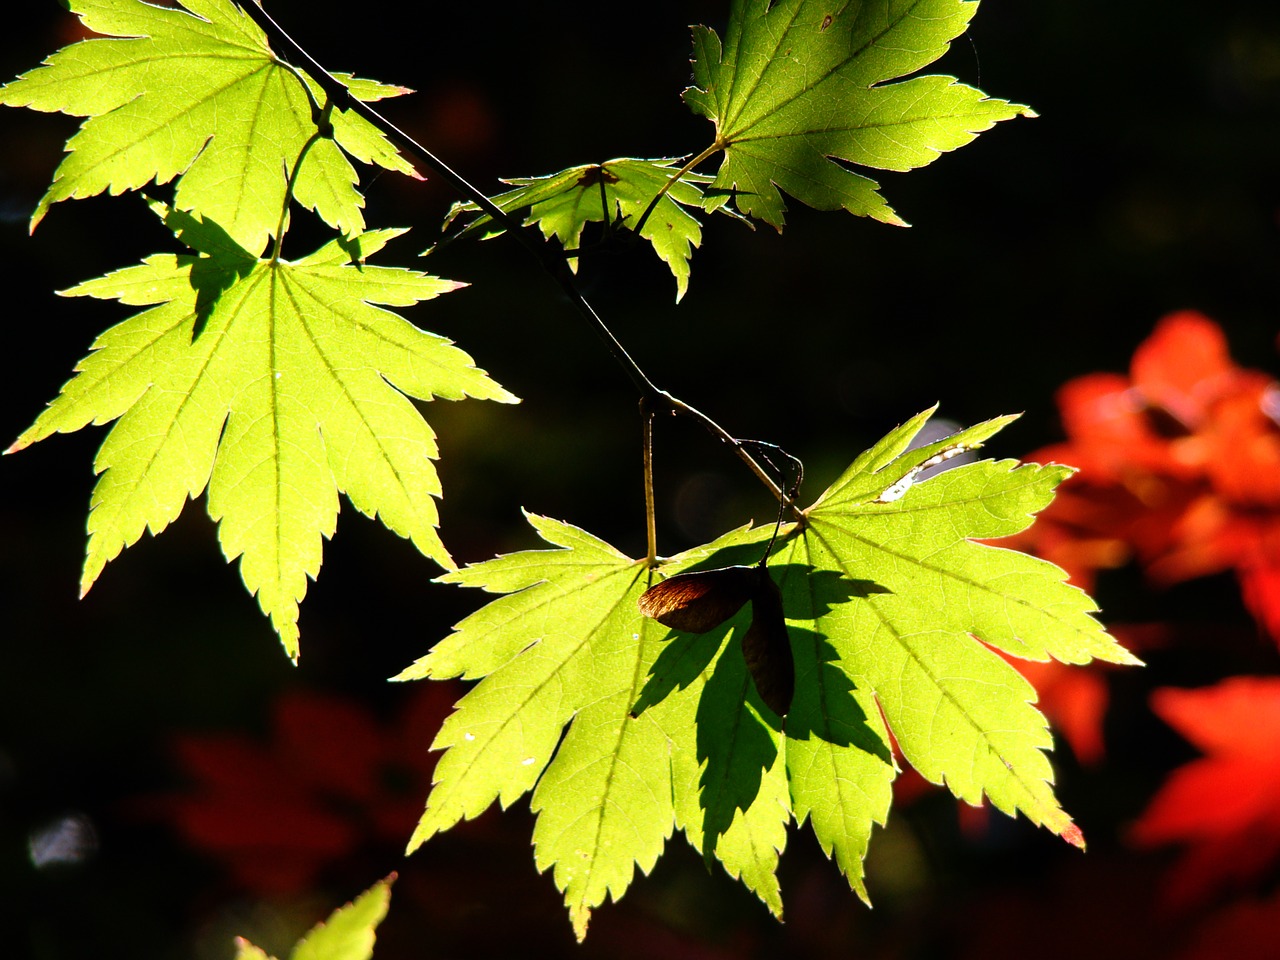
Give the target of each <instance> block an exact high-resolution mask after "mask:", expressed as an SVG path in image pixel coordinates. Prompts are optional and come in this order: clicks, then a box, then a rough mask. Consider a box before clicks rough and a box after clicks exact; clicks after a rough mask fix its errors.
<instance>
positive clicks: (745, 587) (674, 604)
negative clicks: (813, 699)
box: [637, 564, 796, 717]
mask: <svg viewBox="0 0 1280 960" xmlns="http://www.w3.org/2000/svg"><path fill="white" fill-rule="evenodd" d="M748 600H750V601H751V626H750V627H748V628H747V632H746V633H744V634H743V635H742V655H743V657H744V658H745V659H746V661H747V669H748V670H750V671H751V679H752V680H753V681H754V682H755V685H756V690H758V691H759V693H760V699H762V700H763V701H764V702H765V703H766V704H767V705H768V707H769V709H770V710H772V711H773V712H774V713H776V714H777V715H778V716H780V717H784V716H786V714H787V711H788V710H789V709H790V708H791V697H792V694H793V693H794V691H795V681H796V668H795V661H794V659H793V658H792V655H791V639H790V637H789V636H788V635H787V623H786V619H785V618H784V617H783V614H782V593H781V591H780V590H779V589H778V585H777V584H776V583H774V582H773V578H772V577H771V576H769V571H768V570H767V569H766V568H765V567H764V566H763V565H759V564H757V565H755V566H750V567H746V566H734V567H720V568H718V569H715V570H701V571H699V572H697V573H681V574H677V575H676V576H674V577H670V578H668V579H666V580H663V581H662V583H659V584H657V585H656V586H653V587H650V588H649V589H648V590H646V591H645V592H644V593H643V594H641V596H640V599H639V601H637V603H638V605H639V607H640V612H641V613H643V614H644V615H645V616H646V617H651V618H652V619H654V620H657V621H658V622H659V623H660V624H662V625H663V626H664V627H671V628H672V629H673V630H685V631H688V632H689V633H706V632H707V631H708V630H714V629H715V628H716V627H718V626H720V624H722V623H724V622H725V621H726V620H728V619H729V618H730V617H732V616H733V615H734V614H735V613H737V612H738V611H739V610H741V609H742V606H743V604H745V603H746V602H747V601H748Z"/></svg>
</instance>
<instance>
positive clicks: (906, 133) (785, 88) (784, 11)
mask: <svg viewBox="0 0 1280 960" xmlns="http://www.w3.org/2000/svg"><path fill="white" fill-rule="evenodd" d="M977 9H978V4H977V3H974V2H969V0H853V2H849V3H843V4H830V3H827V2H820V0H777V2H774V0H735V2H734V4H733V8H732V12H731V14H730V17H729V26H728V29H727V30H726V32H725V36H724V40H723V42H722V41H721V39H720V37H719V36H718V35H717V34H716V33H715V31H713V30H710V29H708V28H707V27H695V28H694V41H693V46H694V55H693V72H694V86H692V87H690V88H689V89H688V90H686V91H685V94H684V98H685V102H686V103H687V104H688V105H689V107H690V108H691V109H692V110H693V111H694V112H695V113H698V114H700V115H702V116H704V117H706V118H707V119H709V120H711V121H713V122H714V123H715V125H716V144H717V145H718V146H720V147H721V149H723V150H724V160H723V162H722V164H721V166H720V170H719V172H718V174H717V176H716V178H715V181H714V183H713V184H712V185H711V186H712V189H714V190H716V191H720V192H721V193H722V195H723V197H724V198H725V199H727V198H728V196H730V195H732V196H733V197H734V203H735V204H736V206H737V208H738V209H739V210H740V211H742V212H743V213H745V214H748V215H750V216H753V217H758V218H760V219H762V220H764V221H766V222H768V223H771V224H773V226H775V227H777V228H778V229H781V228H782V224H783V219H784V217H783V213H784V210H785V205H784V203H783V200H782V196H781V194H780V193H779V189H781V190H784V191H786V192H787V193H788V194H790V195H791V196H793V197H795V198H796V199H798V200H802V201H803V202H805V203H807V204H809V205H810V206H812V207H816V208H818V209H819V210H838V209H841V208H843V209H845V210H848V211H849V212H850V213H854V214H857V215H859V216H870V217H874V218H875V219H877V220H881V221H883V222H885V223H892V224H902V223H903V221H902V220H901V219H900V218H899V217H898V215H897V214H896V213H894V212H893V210H891V209H890V208H889V206H888V204H886V203H885V201H884V200H883V198H881V196H880V193H879V185H878V184H877V183H876V182H875V181H874V180H872V179H870V178H868V177H866V176H863V175H862V174H860V173H855V172H854V171H852V170H850V169H849V168H848V167H847V166H845V164H852V165H856V166H859V167H864V168H866V167H870V168H872V169H877V170H894V171H902V170H910V169H913V168H915V167H921V166H924V165H925V164H928V163H931V162H933V161H934V160H935V159H937V157H938V155H939V154H940V153H943V152H946V151H949V150H955V149H956V148H957V147H962V146H964V145H965V144H967V143H969V142H970V141H971V140H973V139H974V137H976V136H977V134H978V133H980V132H981V131H983V130H988V129H990V128H991V127H992V126H993V125H994V124H995V123H996V122H998V121H1000V120H1007V119H1010V118H1011V117H1015V116H1019V115H1022V116H1034V113H1032V111H1031V110H1029V109H1028V108H1027V107H1024V106H1020V105H1018V104H1012V103H1009V102H1007V101H1005V100H997V99H994V98H988V97H987V96H986V95H985V94H983V93H982V91H980V90H975V89H974V88H973V87H969V86H966V85H965V84H962V83H958V82H956V80H955V78H954V77H944V76H924V77H915V78H913V79H909V80H905V81H902V82H899V83H890V82H889V81H892V80H896V79H898V78H901V77H904V76H906V75H907V74H910V73H913V72H915V71H916V70H919V69H920V68H922V67H924V66H926V65H927V64H929V63H932V62H933V61H934V60H936V59H938V57H940V56H942V54H943V53H945V52H946V50H947V48H948V46H949V45H950V43H951V41H952V40H954V39H955V38H956V37H957V36H959V35H960V34H962V33H963V32H964V31H965V29H966V28H967V26H968V23H969V19H970V18H971V17H972V16H973V15H974V13H975V12H976V11H977ZM708 192H710V190H709V191H708ZM721 202H724V201H721Z"/></svg>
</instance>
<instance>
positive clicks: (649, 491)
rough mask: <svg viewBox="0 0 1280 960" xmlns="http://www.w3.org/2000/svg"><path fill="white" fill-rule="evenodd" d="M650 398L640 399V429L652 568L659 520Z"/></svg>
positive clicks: (655, 557)
mask: <svg viewBox="0 0 1280 960" xmlns="http://www.w3.org/2000/svg"><path fill="white" fill-rule="evenodd" d="M649 406H650V405H649V401H648V399H646V398H644V397H642V398H641V399H640V429H641V432H642V435H643V437H644V439H643V441H642V444H643V447H644V520H645V534H646V536H647V539H648V543H649V553H648V555H647V557H646V558H645V563H646V564H648V566H649V567H650V568H651V569H652V568H653V566H654V565H655V564H656V563H657V562H658V521H657V517H656V511H655V509H654V505H653V501H654V496H653V411H652V410H651V409H650V408H649Z"/></svg>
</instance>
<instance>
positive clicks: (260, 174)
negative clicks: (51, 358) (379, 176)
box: [0, 0, 412, 255]
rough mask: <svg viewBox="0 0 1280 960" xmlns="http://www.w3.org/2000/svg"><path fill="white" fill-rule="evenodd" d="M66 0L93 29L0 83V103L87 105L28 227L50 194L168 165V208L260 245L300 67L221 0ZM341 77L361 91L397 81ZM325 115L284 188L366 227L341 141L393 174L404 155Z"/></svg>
mask: <svg viewBox="0 0 1280 960" xmlns="http://www.w3.org/2000/svg"><path fill="white" fill-rule="evenodd" d="M70 7H71V9H72V11H73V12H75V13H76V14H78V15H79V17H80V19H81V21H83V23H84V25H85V26H86V27H87V28H88V29H90V30H92V31H93V32H95V33H97V34H101V35H103V36H101V37H98V38H94V39H91V40H84V41H81V42H79V43H74V44H72V45H71V46H68V47H64V48H63V49H62V50H59V51H58V52H57V53H55V54H53V55H52V56H51V57H49V59H48V60H46V61H45V64H44V65H43V66H40V67H37V68H36V69H34V70H31V71H29V72H28V73H26V74H24V75H23V76H21V77H19V78H18V79H17V80H14V81H13V82H12V83H9V84H7V85H6V86H4V87H3V88H0V103H4V104H8V105H10V106H26V107H31V108H33V109H35V110H44V111H59V112H62V113H67V114H70V115H72V116H78V117H86V118H88V119H86V120H85V122H84V123H83V124H82V125H81V128H80V131H79V132H78V133H77V134H76V135H75V136H73V137H72V138H71V139H70V141H68V143H67V157H66V158H65V159H64V160H63V161H62V164H61V165H60V166H59V167H58V169H57V171H56V172H55V174H54V178H53V183H52V185H51V186H50V187H49V190H48V192H47V193H46V194H45V195H44V197H43V198H42V199H41V200H40V203H39V205H38V206H37V207H36V210H35V213H34V214H33V215H32V219H31V225H32V228H33V229H34V227H35V225H36V224H38V223H39V222H40V220H41V219H42V218H43V217H44V215H45V213H46V212H47V211H48V209H49V207H50V206H51V205H52V204H54V203H56V202H58V201H59V200H66V199H73V198H83V197H91V196H95V195H97V194H99V193H102V192H103V191H104V190H110V192H111V193H112V194H113V195H115V194H119V193H122V192H124V191H126V190H135V189H137V188H139V187H141V186H143V185H144V184H146V183H148V182H150V181H152V180H154V181H155V182H156V183H168V182H169V181H170V180H172V179H174V178H175V177H178V178H179V180H178V187H177V191H176V193H175V197H174V203H175V205H176V206H177V207H178V208H179V209H182V210H194V211H197V212H198V213H199V215H200V216H202V217H205V218H208V219H211V220H214V221H216V222H217V223H219V224H220V225H221V226H222V228H223V229H224V230H225V231H226V232H227V233H228V234H229V235H230V236H231V237H233V238H234V239H235V241H236V242H237V243H238V244H239V245H240V246H241V247H243V248H244V249H245V250H247V251H249V252H250V253H252V254H254V255H257V254H259V253H261V252H262V251H263V250H264V249H265V247H266V243H267V239H268V237H269V236H271V235H274V233H275V232H276V225H277V221H278V219H279V216H280V211H281V209H282V206H283V204H284V200H285V188H286V176H287V174H288V172H289V170H291V169H292V168H293V166H294V164H295V162H296V161H297V159H298V157H299V155H300V153H301V151H302V148H303V145H304V144H305V143H306V142H307V140H308V138H310V137H311V136H312V135H313V134H314V133H315V131H316V125H315V123H314V121H313V119H312V109H311V103H310V101H309V100H308V97H307V88H306V86H304V83H303V80H302V79H300V72H295V71H294V70H293V69H292V68H290V67H288V66H287V65H285V64H283V63H282V62H281V61H280V60H279V59H277V58H276V56H275V55H274V54H273V53H272V51H271V49H270V48H269V47H268V45H267V40H266V37H265V36H263V34H262V31H261V30H259V29H258V27H257V25H256V24H254V23H253V21H251V20H250V19H249V18H248V17H247V16H245V14H244V13H243V12H242V11H241V10H240V9H239V8H238V7H237V6H236V5H235V4H234V3H232V2H230V0H185V2H184V4H183V7H184V8H185V9H184V8H178V7H159V6H153V5H151V4H146V3H142V2H141V0H71V3H70ZM339 79H341V80H343V81H344V82H348V83H349V84H350V87H351V90H352V93H353V94H354V95H355V96H356V97H358V98H360V99H363V100H377V99H380V98H382V97H387V96H395V95H397V94H400V93H405V92H407V91H406V90H404V88H401V87H391V86H386V85H383V84H377V83H374V82H372V81H366V80H355V79H353V78H350V77H347V76H345V75H344V76H340V77H339ZM308 83H309V84H310V85H311V89H312V92H313V94H314V95H315V96H316V98H317V100H318V101H319V102H321V103H323V101H322V99H321V94H320V91H319V87H318V86H316V85H315V83H314V81H312V80H310V78H308ZM332 122H333V139H332V140H329V139H321V140H318V141H317V142H315V143H314V144H313V145H312V146H311V147H310V149H309V151H308V152H307V155H306V159H305V160H304V161H303V164H302V167H301V169H300V171H299V176H298V181H297V184H296V189H295V198H296V199H297V200H298V201H299V202H300V203H302V204H303V206H305V207H308V208H311V209H314V210H315V211H316V212H317V213H318V214H319V215H320V216H321V217H322V218H323V219H324V220H325V221H326V222H327V223H329V224H330V225H332V226H334V227H337V228H339V229H341V230H342V231H343V232H344V233H346V234H348V235H355V234H358V233H360V232H362V231H363V230H364V217H363V215H362V213H361V207H362V206H363V205H364V200H363V198H362V197H361V196H360V194H359V192H358V191H357V190H356V184H357V177H356V172H355V170H354V169H353V168H352V166H351V164H350V163H349V162H348V160H347V159H346V156H345V155H344V154H343V151H344V150H345V151H346V154H349V155H350V156H353V157H355V158H356V159H358V160H361V161H362V162H366V163H370V162H371V163H376V164H379V165H381V166H383V167H387V168H388V169H392V170H399V171H400V172H402V173H412V167H411V166H410V165H409V164H408V162H407V161H405V160H404V159H403V158H402V157H400V156H399V155H398V154H397V153H396V151H395V150H394V148H392V147H391V145H390V144H389V143H388V142H387V141H386V139H385V137H384V136H383V135H382V134H381V133H380V132H379V131H377V130H376V129H375V128H374V127H373V126H372V125H370V124H369V123H368V122H366V121H365V120H363V119H362V118H360V117H358V116H356V115H355V114H354V113H351V112H350V111H346V112H343V111H334V114H333V117H332ZM339 147H341V149H339Z"/></svg>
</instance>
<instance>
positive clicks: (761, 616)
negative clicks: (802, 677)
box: [742, 568, 796, 717]
mask: <svg viewBox="0 0 1280 960" xmlns="http://www.w3.org/2000/svg"><path fill="white" fill-rule="evenodd" d="M760 572H761V573H762V574H764V576H763V577H762V578H761V582H760V584H759V586H758V588H757V590H756V593H755V595H754V596H753V597H752V598H751V626H750V627H749V628H748V629H747V632H746V633H745V634H743V635H742V655H743V657H745V658H746V661H747V669H748V670H750V671H751V679H752V680H754V681H755V685H756V690H757V691H759V693H760V699H761V700H763V701H764V702H765V703H766V704H767V705H768V707H769V709H770V710H772V711H773V712H774V713H776V714H777V715H778V716H780V717H785V716H786V715H787V711H788V710H790V709H791V697H792V696H793V695H794V693H795V689H796V663H795V658H794V657H793V656H792V655H791V638H790V636H788V634H787V621H786V619H785V618H784V617H783V615H782V591H780V590H779V589H778V585H777V584H776V583H774V582H773V577H771V576H769V574H768V573H767V572H766V571H765V570H764V569H763V568H760Z"/></svg>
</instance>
